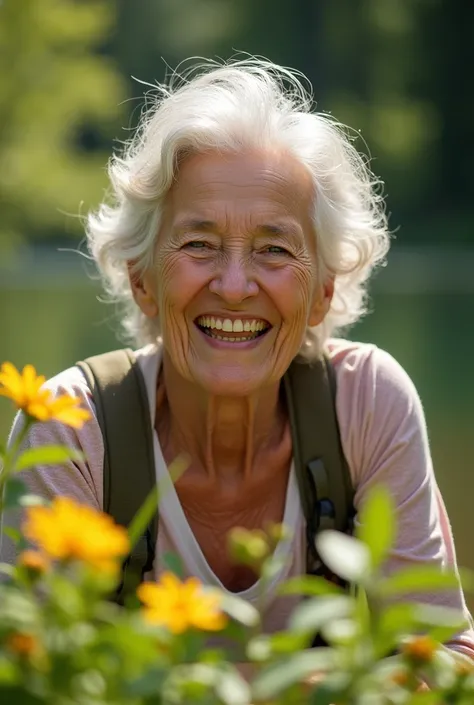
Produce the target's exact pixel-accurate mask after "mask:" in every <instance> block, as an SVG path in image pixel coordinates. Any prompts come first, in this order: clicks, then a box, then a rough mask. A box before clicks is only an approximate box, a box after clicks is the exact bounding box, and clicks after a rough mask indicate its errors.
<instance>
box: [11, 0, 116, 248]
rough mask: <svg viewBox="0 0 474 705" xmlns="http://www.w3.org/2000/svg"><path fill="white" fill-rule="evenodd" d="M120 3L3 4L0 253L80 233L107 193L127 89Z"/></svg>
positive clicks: (26, 0)
mask: <svg viewBox="0 0 474 705" xmlns="http://www.w3.org/2000/svg"><path fill="white" fill-rule="evenodd" d="M114 13H115V3H114V0H86V1H85V2H77V1H75V0H41V2H38V0H21V1H20V2H19V1H18V0H3V2H0V65H1V70H0V163H1V165H2V168H1V170H0V208H1V212H2V217H1V220H0V247H1V251H2V253H3V254H5V253H6V252H7V248H8V247H10V248H12V246H14V245H15V244H16V243H19V242H21V241H22V240H24V239H29V238H34V237H38V236H40V237H46V238H47V237H48V236H49V237H51V236H53V237H54V236H55V235H56V236H57V235H58V233H60V234H61V235H63V234H64V233H75V232H77V231H79V228H80V221H79V220H78V219H77V218H76V219H74V218H70V217H68V215H70V214H72V215H77V214H78V213H79V212H80V210H81V209H82V210H85V209H86V208H87V207H88V206H90V205H91V204H94V203H97V202H98V201H99V199H100V197H101V196H102V188H103V187H104V186H105V175H104V168H103V167H104V165H105V163H106V159H107V154H108V152H109V151H110V149H107V150H105V149H103V150H102V151H101V149H100V147H104V144H105V143H106V141H107V140H108V144H107V147H110V139H111V136H112V135H113V134H114V133H116V132H117V119H118V116H119V112H120V110H118V104H119V103H120V101H121V100H122V98H123V96H124V84H123V81H122V79H121V77H120V74H119V73H118V71H117V70H116V68H115V66H114V63H113V61H112V60H111V59H109V58H107V57H106V56H105V55H104V54H103V52H102V53H101V51H100V50H101V48H102V46H103V44H104V42H106V40H107V36H108V33H109V32H110V30H111V29H112V28H113V25H114V20H115V16H114Z"/></svg>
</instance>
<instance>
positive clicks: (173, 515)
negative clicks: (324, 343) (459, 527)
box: [2, 339, 474, 659]
mask: <svg viewBox="0 0 474 705" xmlns="http://www.w3.org/2000/svg"><path fill="white" fill-rule="evenodd" d="M328 349H329V353H330V357H331V360H332V363H333V366H334V368H335V371H336V378H337V398H336V406H337V416H338V420H339V426H340V433H341V442H342V447H343V450H344V453H345V456H346V458H347V461H348V465H349V469H350V472H351V477H352V482H353V486H354V489H355V508H356V511H357V510H359V509H360V507H361V506H362V505H363V503H364V499H365V497H366V496H367V493H368V492H369V490H370V489H371V488H372V487H374V486H375V485H377V484H379V483H383V484H384V485H385V486H386V487H387V488H388V489H389V491H390V493H391V495H392V497H393V500H394V503H395V506H396V509H397V511H396V517H397V524H398V532H397V537H396V541H395V544H394V546H393V548H392V550H391V553H390V555H389V558H388V561H387V562H386V565H385V568H384V569H385V570H386V571H387V573H393V572H396V571H398V570H400V569H402V568H405V567H407V566H415V565H427V564H429V565H434V566H438V567H439V569H440V571H443V570H445V569H447V568H448V567H451V568H453V567H454V568H455V569H456V557H455V549H454V544H453V537H452V532H451V527H450V523H449V519H448V516H447V513H446V509H445V507H444V503H443V501H442V498H441V495H440V493H439V490H438V487H437V484H436V480H435V476H434V473H433V467H432V462H431V455H430V449H429V445H428V436H427V430H426V423H425V418H424V414H423V409H422V405H421V402H420V399H419V396H418V394H417V392H416V389H415V387H414V385H413V383H412V382H411V380H410V378H409V377H408V375H407V374H406V372H405V371H404V370H403V369H402V368H401V366H400V365H399V364H398V363H397V362H396V361H395V360H394V359H393V358H392V357H391V356H390V355H389V354H388V353H386V352H384V351H382V350H380V349H379V348H377V347H376V346H374V345H369V344H362V343H354V342H348V341H346V340H339V339H338V340H331V341H329V344H328ZM136 357H137V359H138V362H139V364H140V367H141V369H142V372H143V375H144V378H145V383H146V388H147V393H148V398H149V404H150V415H151V422H152V426H153V434H154V451H155V466H156V473H157V478H158V479H159V480H160V481H161V483H162V484H163V483H165V484H166V483H167V487H168V491H167V492H166V493H165V495H164V496H163V499H162V500H161V501H160V511H159V515H160V521H159V531H158V537H157V547H156V560H155V566H154V576H153V575H152V576H149V577H151V578H153V577H158V576H159V574H160V572H161V570H162V568H163V564H162V557H163V555H164V554H165V553H167V552H170V551H172V552H176V553H178V554H179V556H180V558H181V562H182V564H183V566H184V570H185V572H186V573H187V574H188V575H195V576H197V577H199V578H200V579H201V580H202V581H203V582H204V583H205V584H208V585H217V586H219V587H220V588H221V589H224V590H225V587H224V586H223V585H222V584H221V583H220V581H219V579H218V578H217V576H216V575H215V574H214V573H213V571H212V569H211V568H210V566H209V564H208V563H207V561H206V559H205V557H204V555H203V553H202V551H201V549H200V546H199V544H198V542H197V541H196V539H195V537H194V535H193V533H192V531H191V528H190V526H189V524H188V522H187V520H186V516H185V514H184V512H183V509H182V507H181V505H180V502H179V499H178V496H177V494H176V492H175V489H174V487H173V484H172V482H171V480H170V478H169V475H168V470H167V467H166V464H165V461H164V459H163V454H162V452H161V447H160V442H159V439H158V436H157V434H156V432H155V431H154V428H155V414H156V387H157V376H158V372H159V368H160V365H161V353H160V349H159V348H157V347H155V346H147V347H146V348H143V349H142V350H139V351H137V352H136ZM47 387H48V388H49V389H50V390H51V391H52V392H53V394H55V395H56V394H63V393H69V394H73V395H75V396H77V397H79V398H80V399H81V401H82V404H83V406H84V407H85V408H88V409H89V410H90V412H91V414H92V419H91V420H90V421H88V422H87V423H86V424H85V425H84V426H83V428H82V429H80V430H74V429H72V428H69V427H66V426H63V425H61V424H57V423H48V424H37V425H35V426H34V427H33V428H32V430H31V432H30V434H29V437H28V439H27V445H28V446H29V447H32V446H39V445H44V444H49V443H55V442H56V443H57V442H60V443H64V444H67V445H69V446H73V447H75V448H78V449H79V450H81V451H82V452H83V453H84V456H85V458H86V459H87V460H86V461H84V462H82V463H81V462H75V463H72V462H71V463H69V464H68V468H67V470H66V469H65V467H64V466H57V467H56V466H39V467H36V468H34V470H31V471H28V472H26V473H24V480H25V481H26V483H27V485H28V487H29V489H30V490H31V492H33V493H35V494H38V495H40V496H42V497H45V498H51V497H54V496H55V495H67V496H70V497H72V498H73V499H75V500H77V501H79V502H82V503H84V504H88V505H90V506H92V507H95V508H96V509H102V504H103V492H102V481H103V458H104V445H103V440H102V435H101V431H100V428H99V424H98V422H97V419H96V415H95V409H94V405H93V401H92V397H91V393H90V390H89V388H88V386H87V383H86V381H85V378H84V377H83V375H82V373H81V371H80V370H79V368H77V367H72V368H70V369H68V370H65V371H64V372H62V373H60V374H59V375H57V376H56V377H53V378H52V379H51V380H49V381H48V382H47ZM19 423H21V421H20V420H19V419H18V418H17V420H16V422H15V424H14V427H13V430H12V434H13V435H14V434H15V432H16V430H17V428H18V424H19ZM131 481H133V479H132V480H131ZM283 521H284V523H285V524H286V525H287V526H289V528H290V529H291V530H292V539H291V541H290V542H286V543H284V542H282V543H281V544H279V546H278V547H277V549H276V550H277V553H279V554H281V555H282V556H285V557H286V561H284V567H282V569H281V570H280V571H279V573H278V574H277V575H275V577H274V579H273V580H272V582H271V584H269V585H267V587H266V592H265V597H264V601H263V603H262V602H261V599H262V598H261V595H259V593H260V589H259V584H258V582H257V583H255V584H254V585H252V586H251V587H250V588H248V589H247V590H244V591H243V592H241V593H239V595H240V597H242V598H244V599H246V600H248V601H249V602H252V603H255V604H257V601H258V600H259V605H260V607H261V608H262V609H263V622H264V626H265V629H266V631H268V632H273V631H277V630H280V629H283V628H284V627H285V625H286V623H287V619H288V615H289V613H290V611H291V610H292V608H293V607H294V604H295V598H293V599H288V598H282V597H280V596H278V595H277V587H278V584H279V583H281V581H283V580H285V579H286V578H289V577H291V576H293V575H300V574H303V573H304V572H305V560H306V545H305V531H304V518H303V513H302V509H301V504H300V500H299V496H298V488H297V484H296V478H295V473H294V470H293V469H292V470H291V472H290V478H289V482H288V488H287V496H286V503H285V510H284V517H283ZM356 521H357V517H356ZM2 554H3V555H2V559H3V560H6V561H10V562H11V561H13V560H14V548H13V546H12V545H11V544H10V543H9V541H8V539H7V538H6V537H4V541H3V548H2ZM422 599H423V601H425V602H430V603H431V604H436V605H446V606H448V607H452V608H457V609H459V610H462V611H463V612H464V615H465V618H466V628H465V629H464V630H463V631H462V632H460V633H459V634H458V635H457V636H456V638H455V639H453V640H452V641H451V642H450V643H449V644H448V646H449V647H450V649H451V650H452V651H455V652H458V653H461V654H464V655H465V656H469V657H470V658H472V659H474V632H473V629H472V622H471V618H470V615H469V613H468V610H467V608H466V604H465V600H464V596H463V594H462V590H461V587H459V588H458V589H457V590H450V591H445V592H437V593H433V594H425V595H424V596H423V597H422Z"/></svg>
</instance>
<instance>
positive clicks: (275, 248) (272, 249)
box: [265, 245, 290, 255]
mask: <svg viewBox="0 0 474 705" xmlns="http://www.w3.org/2000/svg"><path fill="white" fill-rule="evenodd" d="M265 252H268V253H269V254H270V255H289V254H290V253H289V252H288V250H286V249H285V248H284V247H280V246H279V245H269V246H268V247H267V248H266V249H265Z"/></svg>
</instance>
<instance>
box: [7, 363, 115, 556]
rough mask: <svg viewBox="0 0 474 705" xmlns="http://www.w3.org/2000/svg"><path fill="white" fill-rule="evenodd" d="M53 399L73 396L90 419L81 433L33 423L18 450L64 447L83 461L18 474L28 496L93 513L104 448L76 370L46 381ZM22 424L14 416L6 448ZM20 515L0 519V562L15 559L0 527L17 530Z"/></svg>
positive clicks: (99, 497) (57, 425) (84, 385)
mask: <svg viewBox="0 0 474 705" xmlns="http://www.w3.org/2000/svg"><path fill="white" fill-rule="evenodd" d="M45 387H46V388H48V389H49V390H50V391H51V393H52V394H53V396H54V397H57V396H60V395H61V394H70V395H73V396H76V397H78V398H79V399H80V401H81V406H82V407H84V408H85V409H87V410H88V411H90V413H91V418H90V419H89V420H88V421H86V422H85V424H84V425H83V426H82V428H81V429H74V428H71V427H69V426H66V425H64V424H61V423H58V422H56V421H48V422H45V423H35V424H34V425H33V426H32V427H31V429H30V430H29V432H28V435H27V437H26V439H25V441H24V442H23V445H22V449H23V450H26V449H29V448H39V447H41V446H45V445H54V444H60V445H66V446H68V447H69V448H74V449H76V450H78V451H80V452H81V453H82V454H83V456H84V460H81V461H74V462H73V461H72V460H69V461H67V462H65V463H63V464H61V465H37V466H34V467H32V468H31V469H28V470H24V471H22V472H21V473H19V475H18V477H19V478H20V479H21V480H22V481H23V482H24V483H25V485H26V486H27V488H28V490H29V492H30V493H31V494H33V495H36V496H39V497H41V498H43V499H46V500H50V499H52V498H53V497H55V496H56V495H64V496H67V497H70V498H72V499H74V500H76V501H77V502H79V503H81V504H87V505H89V506H91V507H94V508H95V509H101V508H102V505H103V492H102V474H103V459H104V445H103V440H102V433H101V430H100V427H99V424H98V422H97V419H96V415H95V408H94V404H93V401H92V396H91V394H90V392H89V389H88V387H87V383H86V381H85V378H84V377H83V375H82V373H81V371H80V370H79V368H71V369H69V370H66V371H65V372H62V373H61V374H59V375H57V376H56V377H54V378H53V379H51V380H49V381H48V382H47V383H46V385H45ZM23 423H24V418H23V415H22V414H21V413H18V414H17V416H16V418H15V420H14V423H13V427H12V430H11V433H10V438H9V444H10V443H11V442H12V440H13V439H14V438H15V437H16V436H17V434H18V433H19V432H20V430H21V427H22V425H23ZM21 521H22V512H20V511H16V510H15V511H12V510H10V511H6V512H5V514H4V516H3V517H2V536H1V545H0V560H1V561H3V562H6V563H13V562H14V561H15V558H16V550H15V545H14V543H13V542H12V541H10V539H9V538H8V537H7V536H6V534H4V533H3V527H5V526H10V527H12V528H19V527H20V526H21Z"/></svg>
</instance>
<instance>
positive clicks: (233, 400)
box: [157, 351, 287, 484]
mask: <svg viewBox="0 0 474 705" xmlns="http://www.w3.org/2000/svg"><path fill="white" fill-rule="evenodd" d="M157 420H158V424H159V428H157V430H158V433H159V435H160V442H161V443H162V444H163V441H164V443H165V445H166V447H167V449H168V451H169V450H171V449H172V451H173V452H174V453H175V454H179V453H182V452H184V453H186V454H187V455H189V456H190V457H191V458H192V459H193V460H192V464H193V465H195V463H196V462H197V465H198V466H199V468H200V469H202V470H204V472H205V474H206V475H207V477H208V479H209V480H212V481H215V482H216V483H217V484H220V483H221V482H223V483H225V484H229V483H230V484H240V483H241V482H245V481H246V480H248V479H250V478H251V476H252V474H253V473H254V472H255V471H258V466H259V458H262V456H263V457H264V455H265V451H266V449H268V448H272V449H275V447H277V446H278V445H280V443H281V441H282V438H283V436H284V435H285V430H286V426H287V423H286V420H285V413H284V409H283V408H282V405H281V403H280V400H279V384H278V383H276V384H274V385H273V386H269V387H266V388H264V389H262V390H260V391H259V393H257V394H255V395H252V396H247V397H245V396H242V397H235V396H234V397H220V396H219V397H217V396H212V395H209V394H207V393H206V392H205V391H204V390H203V389H201V388H200V387H198V386H197V385H195V384H193V383H192V382H190V381H188V380H186V379H184V378H183V377H182V376H181V375H180V374H179V373H178V372H177V371H176V369H175V367H174V366H173V364H172V362H171V360H170V358H169V356H168V355H167V353H166V351H164V356H163V368H162V374H161V378H160V380H159V383H158V395H157ZM262 469H263V468H262Z"/></svg>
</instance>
